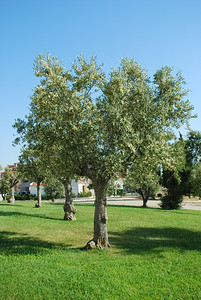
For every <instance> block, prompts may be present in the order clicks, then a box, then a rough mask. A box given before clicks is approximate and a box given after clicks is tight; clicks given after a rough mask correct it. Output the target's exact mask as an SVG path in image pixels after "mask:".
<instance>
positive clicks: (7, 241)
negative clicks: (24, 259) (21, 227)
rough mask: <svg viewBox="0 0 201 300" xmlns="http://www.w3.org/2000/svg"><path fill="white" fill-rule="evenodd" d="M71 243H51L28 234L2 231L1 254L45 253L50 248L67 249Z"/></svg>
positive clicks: (0, 238) (0, 234)
mask: <svg viewBox="0 0 201 300" xmlns="http://www.w3.org/2000/svg"><path fill="white" fill-rule="evenodd" d="M71 246H72V245H71V244H68V245H66V244H61V243H51V242H47V241H43V240H40V239H37V238H34V237H30V236H28V235H26V234H22V233H20V234H19V233H17V232H10V231H2V232H0V255H27V254H33V255H34V254H35V255H38V254H44V253H46V252H47V251H48V250H50V249H58V248H59V249H65V250H66V249H67V248H69V247H71Z"/></svg>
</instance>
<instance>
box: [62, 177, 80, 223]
mask: <svg viewBox="0 0 201 300" xmlns="http://www.w3.org/2000/svg"><path fill="white" fill-rule="evenodd" d="M62 183H63V185H64V189H65V203H64V213H65V214H64V220H67V221H75V220H76V216H75V214H76V211H77V210H76V208H75V207H74V205H73V199H72V188H71V184H70V181H69V182H68V181H63V182H62Z"/></svg>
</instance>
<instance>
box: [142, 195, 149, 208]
mask: <svg viewBox="0 0 201 300" xmlns="http://www.w3.org/2000/svg"><path fill="white" fill-rule="evenodd" d="M142 199H143V205H142V207H147V201H148V198H147V197H142Z"/></svg>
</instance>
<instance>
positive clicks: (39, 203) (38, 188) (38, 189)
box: [35, 181, 42, 207]
mask: <svg viewBox="0 0 201 300" xmlns="http://www.w3.org/2000/svg"><path fill="white" fill-rule="evenodd" d="M40 184H41V181H38V182H37V194H38V195H37V196H38V202H37V203H36V205H35V207H41V206H42V201H41V185H40Z"/></svg>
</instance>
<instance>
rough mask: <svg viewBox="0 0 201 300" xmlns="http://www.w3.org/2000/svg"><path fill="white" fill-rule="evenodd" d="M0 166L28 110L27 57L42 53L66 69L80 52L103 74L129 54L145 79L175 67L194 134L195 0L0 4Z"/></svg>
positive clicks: (200, 64)
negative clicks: (17, 121) (184, 88)
mask: <svg viewBox="0 0 201 300" xmlns="http://www.w3.org/2000/svg"><path fill="white" fill-rule="evenodd" d="M0 28H1V33H0V35H1V38H0V40H1V46H0V103H1V106H0V107H1V114H0V120H1V122H0V164H1V165H2V166H6V165H7V164H12V163H14V162H17V158H18V155H19V147H15V148H14V147H12V141H13V139H14V136H13V135H14V133H15V131H14V129H13V128H12V124H14V122H15V119H16V118H18V117H20V118H24V116H25V114H27V113H28V107H29V102H30V98H29V97H30V96H31V95H32V92H33V88H34V86H35V85H36V84H37V82H38V81H37V79H36V78H35V76H34V73H33V69H32V67H33V60H34V59H35V57H36V56H37V54H38V53H42V54H44V53H45V51H48V52H49V53H51V54H52V55H55V56H57V57H59V58H60V59H61V60H63V62H64V64H65V65H66V67H70V65H71V63H72V62H73V60H74V58H75V57H76V56H77V55H79V54H81V53H83V54H84V56H85V57H86V58H89V57H90V56H92V55H96V56H97V58H98V62H100V63H102V62H103V63H104V69H105V71H106V72H109V70H110V68H111V67H117V66H118V65H119V62H120V59H121V58H122V57H128V58H131V57H134V58H135V59H136V60H137V61H138V62H139V63H140V64H141V65H142V67H143V68H146V69H147V70H148V72H149V75H150V76H151V75H152V74H153V73H154V72H155V71H156V70H157V69H159V68H160V67H161V66H164V65H168V66H172V67H174V69H175V70H176V71H177V70H178V69H181V70H182V73H183V76H184V78H185V80H186V82H187V88H189V89H190V90H191V92H190V93H189V96H188V98H189V99H190V101H191V103H192V105H193V106H194V108H195V110H194V111H195V113H197V114H198V118H197V119H193V120H192V121H190V126H191V128H192V129H194V130H200V131H201V105H200V100H201V93H200V88H201V0H99V1H98V0H96V1H95V0H54V1H53V0H24V1H23V0H0Z"/></svg>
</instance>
